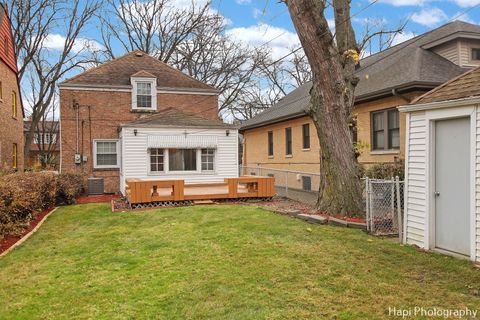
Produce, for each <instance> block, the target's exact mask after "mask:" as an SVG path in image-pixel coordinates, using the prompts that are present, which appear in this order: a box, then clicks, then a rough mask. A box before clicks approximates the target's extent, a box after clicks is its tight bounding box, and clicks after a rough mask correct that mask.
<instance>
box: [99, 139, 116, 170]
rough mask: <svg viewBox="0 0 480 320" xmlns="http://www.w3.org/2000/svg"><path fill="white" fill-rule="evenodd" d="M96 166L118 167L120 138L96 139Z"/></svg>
mask: <svg viewBox="0 0 480 320" xmlns="http://www.w3.org/2000/svg"><path fill="white" fill-rule="evenodd" d="M94 155H95V163H94V165H95V168H118V167H119V163H120V161H119V150H118V140H95V141H94Z"/></svg>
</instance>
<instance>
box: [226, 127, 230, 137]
mask: <svg viewBox="0 0 480 320" xmlns="http://www.w3.org/2000/svg"><path fill="white" fill-rule="evenodd" d="M225 133H226V135H227V137H228V136H229V135H230V130H228V129H227V131H226V132H225Z"/></svg>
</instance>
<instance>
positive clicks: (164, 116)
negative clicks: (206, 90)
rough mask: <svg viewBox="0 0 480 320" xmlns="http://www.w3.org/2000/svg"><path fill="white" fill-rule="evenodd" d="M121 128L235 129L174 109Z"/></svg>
mask: <svg viewBox="0 0 480 320" xmlns="http://www.w3.org/2000/svg"><path fill="white" fill-rule="evenodd" d="M122 126H123V127H133V126H139V127H141V126H145V127H201V128H212V129H215V128H217V129H222V128H230V129H233V128H235V127H234V126H232V125H230V124H228V123H224V122H223V121H222V120H220V119H217V120H214V119H207V118H204V117H202V116H200V115H197V114H192V113H187V112H183V111H180V110H177V109H174V108H169V109H164V110H160V111H159V112H158V113H155V114H153V115H150V116H146V117H143V118H140V119H138V120H135V121H132V122H128V123H125V124H123V125H122Z"/></svg>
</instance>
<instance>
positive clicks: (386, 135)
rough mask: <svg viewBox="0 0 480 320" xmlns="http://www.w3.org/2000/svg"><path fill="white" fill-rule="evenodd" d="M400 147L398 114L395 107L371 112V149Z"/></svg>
mask: <svg viewBox="0 0 480 320" xmlns="http://www.w3.org/2000/svg"><path fill="white" fill-rule="evenodd" d="M398 148H400V116H399V113H398V110H397V109H390V110H382V111H378V112H373V113H372V149H373V150H390V149H398Z"/></svg>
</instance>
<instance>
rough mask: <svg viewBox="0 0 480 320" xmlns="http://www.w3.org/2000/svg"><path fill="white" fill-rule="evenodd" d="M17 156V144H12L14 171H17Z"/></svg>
mask: <svg viewBox="0 0 480 320" xmlns="http://www.w3.org/2000/svg"><path fill="white" fill-rule="evenodd" d="M17 154H18V150H17V144H16V143H14V144H13V145H12V168H14V169H17Z"/></svg>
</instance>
